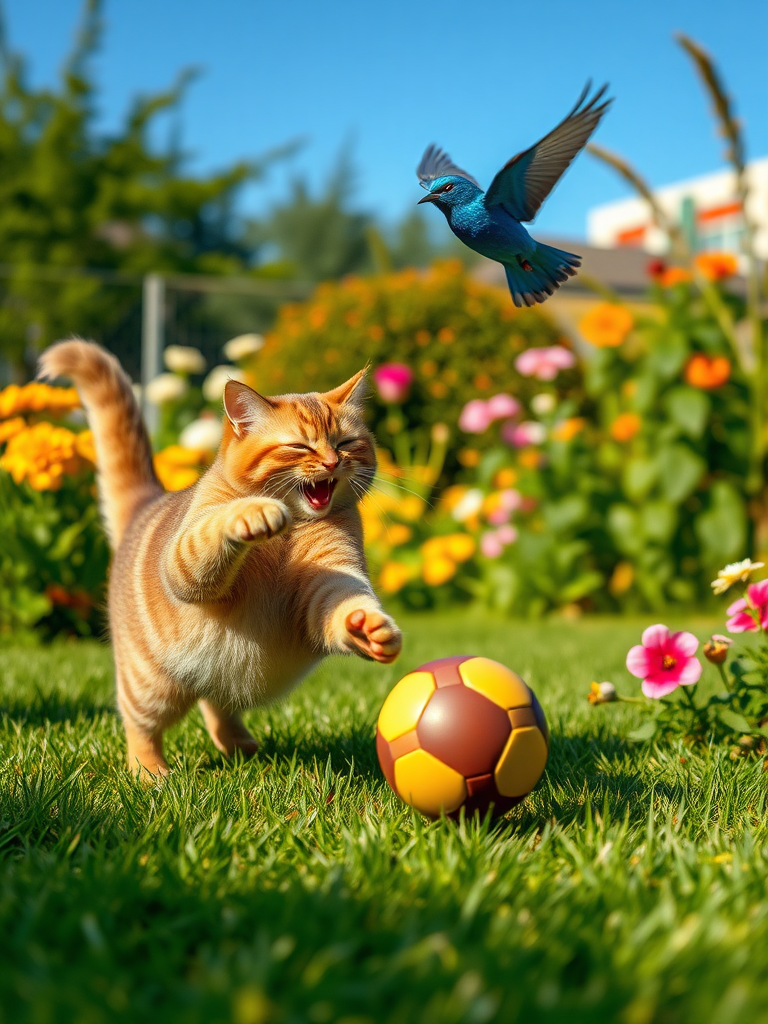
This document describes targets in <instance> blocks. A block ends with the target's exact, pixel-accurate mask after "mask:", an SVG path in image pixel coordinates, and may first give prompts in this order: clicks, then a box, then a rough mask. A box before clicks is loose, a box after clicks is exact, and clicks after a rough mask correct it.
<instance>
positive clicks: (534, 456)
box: [517, 448, 544, 469]
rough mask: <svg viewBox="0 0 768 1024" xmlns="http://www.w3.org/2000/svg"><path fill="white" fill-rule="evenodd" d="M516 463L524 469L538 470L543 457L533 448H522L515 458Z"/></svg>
mask: <svg viewBox="0 0 768 1024" xmlns="http://www.w3.org/2000/svg"><path fill="white" fill-rule="evenodd" d="M517 461H518V462H519V463H520V465H521V466H523V467H524V468H525V469H538V468H539V466H540V465H541V464H542V463H543V461H544V456H543V455H542V454H541V452H539V451H536V449H535V448H523V450H522V451H521V452H520V454H519V455H518V456H517Z"/></svg>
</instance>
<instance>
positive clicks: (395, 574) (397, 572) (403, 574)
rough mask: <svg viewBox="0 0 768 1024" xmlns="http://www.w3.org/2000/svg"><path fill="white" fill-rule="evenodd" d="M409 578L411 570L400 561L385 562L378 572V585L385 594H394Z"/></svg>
mask: <svg viewBox="0 0 768 1024" xmlns="http://www.w3.org/2000/svg"><path fill="white" fill-rule="evenodd" d="M410 578H411V570H410V569H409V568H408V566H407V565H403V563H402V562H385V563H384V565H383V566H382V567H381V572H380V573H379V586H380V587H381V589H382V590H383V591H384V593H385V594H396V593H397V591H398V590H402V588H403V587H404V586H405V584H406V583H407V582H408V580H410Z"/></svg>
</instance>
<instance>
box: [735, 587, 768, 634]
mask: <svg viewBox="0 0 768 1024" xmlns="http://www.w3.org/2000/svg"><path fill="white" fill-rule="evenodd" d="M749 608H752V609H754V611H756V612H757V613H758V614H757V618H758V619H759V620H760V625H761V626H762V628H763V629H767V628H768V580H762V582H760V583H751V584H750V585H749V586H748V587H747V596H746V597H740V598H739V600H738V601H734V602H733V604H732V605H731V606H730V607H729V609H728V614H729V615H730V616H731V618H730V619H728V621H727V622H726V624H725V628H726V629H727V630H728V632H729V633H756V632H757V628H758V627H757V623H756V622H755V616H753V615H751V614H750V612H749V611H748V610H747V609H749Z"/></svg>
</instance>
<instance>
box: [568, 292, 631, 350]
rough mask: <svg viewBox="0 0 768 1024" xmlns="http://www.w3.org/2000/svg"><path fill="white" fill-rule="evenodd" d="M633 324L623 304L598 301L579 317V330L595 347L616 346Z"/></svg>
mask: <svg viewBox="0 0 768 1024" xmlns="http://www.w3.org/2000/svg"><path fill="white" fill-rule="evenodd" d="M634 325H635V321H634V319H633V317H632V314H631V313H630V312H629V310H628V309H625V307H624V306H616V305H614V304H613V303H612V302H600V303H598V304H597V305H596V306H594V307H593V308H592V309H590V311H589V312H588V313H587V314H586V315H585V316H583V317H582V318H581V321H580V323H579V330H580V331H581V333H582V335H583V336H584V338H585V339H586V340H587V341H588V342H589V343H590V345H594V346H595V347H596V348H616V347H617V346H618V345H621V343H622V342H623V341H624V339H625V338H626V336H627V335H628V334H629V332H630V331H631V330H632V328H633V327H634Z"/></svg>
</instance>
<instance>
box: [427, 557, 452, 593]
mask: <svg viewBox="0 0 768 1024" xmlns="http://www.w3.org/2000/svg"><path fill="white" fill-rule="evenodd" d="M421 575H422V578H423V580H424V582H425V583H426V584H428V585H429V586H430V587H440V586H442V584H443V583H447V582H448V580H450V579H452V578H453V577H454V576H455V575H456V563H455V562H454V560H453V559H452V558H448V557H446V556H445V555H438V556H437V557H433V558H430V559H429V560H428V561H426V562H425V563H424V565H423V567H422V570H421Z"/></svg>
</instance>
